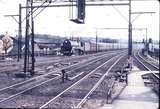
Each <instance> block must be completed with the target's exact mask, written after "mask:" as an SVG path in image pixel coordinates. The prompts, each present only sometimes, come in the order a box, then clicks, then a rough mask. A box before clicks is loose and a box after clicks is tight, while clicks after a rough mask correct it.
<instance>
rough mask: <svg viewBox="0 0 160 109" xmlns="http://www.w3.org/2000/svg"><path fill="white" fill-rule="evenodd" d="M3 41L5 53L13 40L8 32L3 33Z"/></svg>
mask: <svg viewBox="0 0 160 109" xmlns="http://www.w3.org/2000/svg"><path fill="white" fill-rule="evenodd" d="M2 41H3V49H4V51H5V54H7V50H8V49H9V48H10V47H11V46H12V45H13V40H12V39H11V38H10V36H9V35H8V32H6V34H5V35H4V37H3V38H2Z"/></svg>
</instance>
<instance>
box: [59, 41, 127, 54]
mask: <svg viewBox="0 0 160 109" xmlns="http://www.w3.org/2000/svg"><path fill="white" fill-rule="evenodd" d="M127 47H128V45H127V43H102V42H98V43H95V42H81V41H71V40H69V39H66V40H64V41H63V43H62V46H61V50H60V52H61V54H63V55H66V56H71V55H72V54H78V55H83V54H84V53H94V52H97V51H107V50H116V49H125V48H127Z"/></svg>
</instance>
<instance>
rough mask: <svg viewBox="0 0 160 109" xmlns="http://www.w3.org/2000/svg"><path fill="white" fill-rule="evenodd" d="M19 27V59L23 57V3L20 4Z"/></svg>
mask: <svg viewBox="0 0 160 109" xmlns="http://www.w3.org/2000/svg"><path fill="white" fill-rule="evenodd" d="M18 24H19V29H18V36H19V37H18V61H19V59H20V58H22V43H21V41H22V11H21V4H19V22H18Z"/></svg>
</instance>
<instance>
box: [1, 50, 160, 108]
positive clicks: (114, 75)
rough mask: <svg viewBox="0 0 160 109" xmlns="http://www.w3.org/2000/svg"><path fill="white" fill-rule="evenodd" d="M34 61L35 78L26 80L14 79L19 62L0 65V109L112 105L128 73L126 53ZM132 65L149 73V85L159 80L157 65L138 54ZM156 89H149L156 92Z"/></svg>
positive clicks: (109, 52) (55, 57)
mask: <svg viewBox="0 0 160 109" xmlns="http://www.w3.org/2000/svg"><path fill="white" fill-rule="evenodd" d="M36 60H37V61H36V64H35V68H36V70H35V71H36V72H35V75H34V76H30V75H28V76H26V77H19V76H17V73H18V72H21V70H22V63H23V62H22V61H20V62H14V61H10V62H3V63H0V66H1V67H0V80H1V82H0V107H3V108H53V109H57V108H58V109H71V108H74V109H79V108H82V109H83V108H84V109H85V108H86V109H87V108H88V109H89V107H90V105H89V104H94V103H95V102H96V104H97V105H103V104H105V103H106V102H108V103H112V102H113V101H114V100H115V99H116V98H117V97H118V95H119V94H120V93H121V92H122V91H123V89H124V88H125V87H126V85H127V81H128V80H127V75H128V74H129V72H130V69H128V68H127V67H126V66H127V51H126V50H123V51H122V50H115V51H108V52H101V53H95V54H87V55H81V56H70V57H67V56H53V57H48V58H47V57H45V58H39V57H37V59H36ZM133 63H134V65H136V66H137V67H138V68H139V69H141V70H142V71H149V75H148V77H149V78H152V80H153V81H157V80H159V73H157V72H158V71H159V67H158V64H157V63H155V62H153V61H150V60H149V59H147V58H146V57H144V56H143V55H142V54H141V52H140V51H136V52H135V53H134V59H133ZM62 70H63V71H64V72H62ZM151 75H152V76H151ZM157 82H158V81H157ZM157 84H159V83H157ZM158 88H159V86H158V85H154V87H153V89H154V90H157V91H158ZM157 93H159V91H158V92H157Z"/></svg>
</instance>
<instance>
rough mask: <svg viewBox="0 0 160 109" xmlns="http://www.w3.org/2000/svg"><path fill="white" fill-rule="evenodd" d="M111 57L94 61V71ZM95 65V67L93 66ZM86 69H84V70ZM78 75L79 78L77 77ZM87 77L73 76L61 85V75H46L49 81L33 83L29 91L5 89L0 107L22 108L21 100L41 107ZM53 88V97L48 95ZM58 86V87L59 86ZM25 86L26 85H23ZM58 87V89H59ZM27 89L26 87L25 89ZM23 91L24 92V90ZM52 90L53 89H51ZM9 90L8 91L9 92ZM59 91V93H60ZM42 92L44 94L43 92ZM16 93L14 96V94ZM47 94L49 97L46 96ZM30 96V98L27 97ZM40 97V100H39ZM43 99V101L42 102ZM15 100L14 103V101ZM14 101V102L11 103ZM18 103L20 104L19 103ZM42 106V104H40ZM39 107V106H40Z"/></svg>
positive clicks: (20, 88)
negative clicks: (43, 103)
mask: <svg viewBox="0 0 160 109" xmlns="http://www.w3.org/2000/svg"><path fill="white" fill-rule="evenodd" d="M111 57H113V54H112V55H111V56H107V57H101V58H100V59H98V60H94V62H92V63H90V64H92V65H91V66H92V69H94V68H95V67H96V66H97V65H100V64H101V62H100V60H101V61H103V63H104V62H105V61H106V60H107V59H110V58H111ZM90 64H87V65H90ZM93 64H94V65H93ZM84 66H85V68H87V67H86V65H84V64H83V66H80V67H79V68H77V69H82V68H83V67H84ZM83 69H84V68H83ZM86 70H87V71H88V69H86ZM69 71H70V70H69ZM71 72H72V71H70V73H71ZM77 75H78V76H77ZM86 75H88V73H82V75H79V74H77V73H76V74H73V73H72V74H71V75H70V76H71V77H72V79H73V80H70V81H68V82H66V83H63V84H62V83H61V79H60V78H61V76H60V75H58V74H56V75H54V76H51V75H49V76H48V75H45V76H48V77H49V79H47V80H45V81H42V82H41V83H40V84H37V83H39V82H37V83H33V82H32V84H34V85H32V86H30V87H29V88H28V89H25V90H24V89H23V88H22V87H19V88H17V87H15V86H13V87H9V89H10V90H8V88H5V89H3V90H1V91H3V94H2V97H1V100H0V107H5V106H11V107H14V106H15V107H19V106H20V107H22V105H21V103H20V104H18V103H19V102H20V101H21V100H22V101H23V100H24V101H25V100H27V102H26V103H29V104H30V102H31V101H30V99H31V98H32V100H33V101H34V102H37V103H34V105H35V107H37V106H36V105H39V103H38V102H44V101H47V100H49V99H50V97H53V95H55V94H56V93H58V92H59V91H62V90H65V88H67V87H68V86H70V85H72V84H74V82H76V81H79V80H81V78H83V77H86ZM45 76H43V77H45ZM48 85H49V86H50V85H51V86H53V89H54V90H53V91H52V93H53V92H54V91H57V92H56V93H55V94H53V95H52V96H48V94H49V93H50V92H48V91H50V89H48V90H47V86H48ZM57 85H58V86H57ZM23 86H24V85H23ZM27 87H28V86H27ZM57 87H58V88H57ZM25 88H26V87H25ZM22 89H23V90H22ZM42 89H43V90H44V91H46V92H45V94H43V93H42V92H43V90H42ZM51 89H52V88H51ZM7 90H8V91H7ZM37 90H38V93H39V94H40V93H42V95H41V96H38V95H37V94H38V93H37ZM58 90H59V91H58ZM17 91H20V92H18V93H17ZM41 91H42V92H41ZM13 93H14V94H13ZM34 94H36V95H35V96H34V97H35V98H34V97H33V96H32V97H31V95H34ZM46 94H47V95H46ZM27 95H28V96H27ZM26 96H27V97H26ZM37 97H38V98H37ZM36 99H38V101H36ZM40 99H41V100H40ZM12 100H13V101H12ZM14 100H15V101H16V103H15V101H14ZM8 101H10V102H8ZM11 101H12V102H11ZM17 102H18V103H17ZM5 103H8V104H7V105H5V106H4V104H5ZM40 104H41V103H40ZM30 105H32V103H31V104H30ZM38 107H39V106H38Z"/></svg>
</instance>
